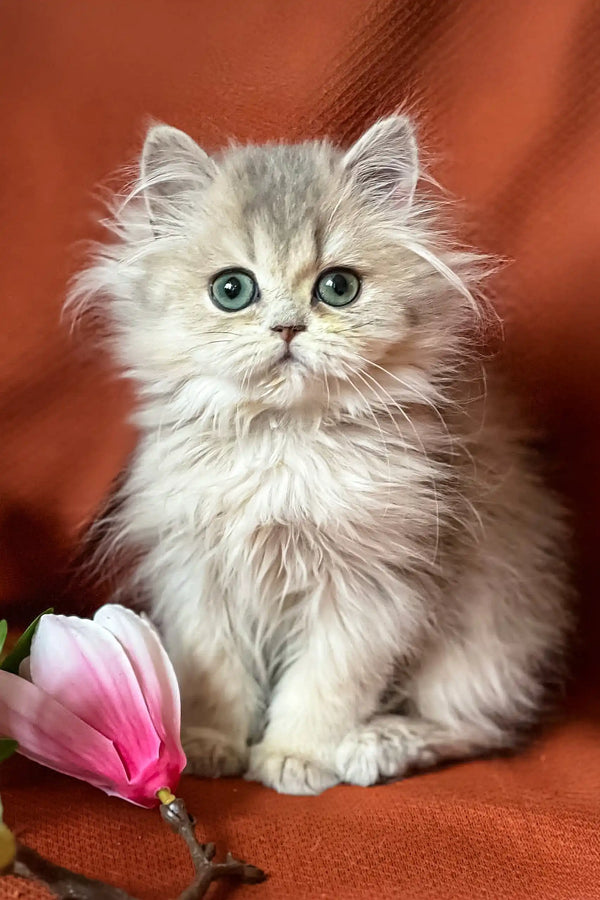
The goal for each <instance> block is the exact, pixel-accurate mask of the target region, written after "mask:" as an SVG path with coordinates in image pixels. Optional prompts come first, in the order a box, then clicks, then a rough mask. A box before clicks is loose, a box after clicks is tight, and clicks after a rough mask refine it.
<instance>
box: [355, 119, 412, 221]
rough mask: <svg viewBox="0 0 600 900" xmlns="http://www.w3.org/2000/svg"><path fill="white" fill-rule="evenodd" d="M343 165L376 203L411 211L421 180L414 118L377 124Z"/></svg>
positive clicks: (383, 121)
mask: <svg viewBox="0 0 600 900" xmlns="http://www.w3.org/2000/svg"><path fill="white" fill-rule="evenodd" d="M343 164H344V167H345V168H346V169H347V170H348V171H349V172H350V173H351V174H352V176H353V177H354V179H355V180H356V183H357V184H358V185H359V187H360V188H362V189H363V190H365V191H366V192H367V193H369V194H370V195H371V197H372V198H373V200H375V201H377V202H379V203H381V202H386V201H389V202H390V203H393V204H394V205H395V206H397V207H400V208H404V209H405V210H408V209H409V208H410V206H411V205H412V202H413V197H414V194H415V190H416V187H417V181H418V179H419V151H418V147H417V140H416V137H415V130H414V128H413V125H412V123H411V121H410V119H408V118H407V117H406V116H390V117H389V118H387V119H380V120H379V121H378V122H375V124H374V125H372V126H371V128H369V129H368V130H367V131H366V132H365V133H364V134H363V135H362V137H360V138H359V139H358V141H357V142H356V143H355V144H353V146H352V147H350V149H349V150H348V152H347V153H346V155H345V156H344V160H343Z"/></svg>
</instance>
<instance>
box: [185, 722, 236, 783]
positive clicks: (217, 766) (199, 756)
mask: <svg viewBox="0 0 600 900" xmlns="http://www.w3.org/2000/svg"><path fill="white" fill-rule="evenodd" d="M181 743H182V744H183V749H184V752H185V755H186V756H187V766H186V767H185V770H184V771H185V772H186V773H187V774H189V775H199V776H201V777H204V778H218V777H219V776H220V775H241V774H242V772H245V771H246V767H247V765H248V751H247V749H246V747H240V746H238V745H236V744H234V743H233V741H232V740H230V739H229V738H228V737H227V736H226V735H224V734H222V733H221V732H220V731H216V730H215V729H214V728H185V729H184V730H183V732H182V735H181Z"/></svg>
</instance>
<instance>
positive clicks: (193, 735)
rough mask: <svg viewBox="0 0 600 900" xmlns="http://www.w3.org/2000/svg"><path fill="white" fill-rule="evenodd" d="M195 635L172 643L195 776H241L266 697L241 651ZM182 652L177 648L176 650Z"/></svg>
mask: <svg viewBox="0 0 600 900" xmlns="http://www.w3.org/2000/svg"><path fill="white" fill-rule="evenodd" d="M209 633H210V629H209V630H208V632H207V633H206V636H205V637H204V639H201V638H200V637H199V636H197V635H195V637H196V640H195V641H194V645H193V646H190V641H189V639H188V640H186V641H185V643H183V642H182V641H179V642H175V641H173V638H172V636H171V639H170V640H169V641H168V642H167V645H168V648H169V649H171V648H174V649H173V650H171V657H172V659H173V663H174V665H175V670H176V672H177V677H178V680H179V685H180V690H181V703H182V730H181V735H182V744H183V749H184V750H185V753H186V756H187V759H188V765H187V769H186V771H188V772H191V773H193V774H194V775H200V776H206V777H217V776H219V775H238V774H240V773H242V772H244V771H245V770H246V767H247V760H248V740H249V737H250V734H251V732H252V730H253V728H254V727H255V719H256V717H257V715H258V714H259V710H260V705H261V701H260V693H259V689H258V687H257V685H256V682H255V681H254V679H253V678H252V677H251V676H250V675H249V673H248V672H247V670H246V668H245V667H244V665H243V662H242V660H241V658H240V656H239V653H238V652H237V650H236V648H235V647H234V646H233V645H232V643H231V642H229V641H227V640H222V641H216V640H215V639H214V637H213V639H212V640H211V639H210V638H209V637H208V635H209ZM175 648H176V649H175Z"/></svg>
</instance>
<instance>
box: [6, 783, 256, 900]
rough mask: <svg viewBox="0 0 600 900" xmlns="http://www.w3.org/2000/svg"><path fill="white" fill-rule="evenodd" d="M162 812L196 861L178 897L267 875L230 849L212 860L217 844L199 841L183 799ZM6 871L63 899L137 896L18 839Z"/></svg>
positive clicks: (191, 899)
mask: <svg viewBox="0 0 600 900" xmlns="http://www.w3.org/2000/svg"><path fill="white" fill-rule="evenodd" d="M160 814H161V816H162V818H163V819H164V821H165V822H166V823H167V824H168V825H169V827H170V828H171V829H172V830H173V831H174V832H175V833H176V834H178V835H179V836H180V837H182V838H183V840H184V841H185V843H186V845H187V848H188V850H189V853H190V856H191V859H192V863H193V865H194V880H193V881H192V883H191V884H190V885H189V886H188V887H187V888H186V889H185V890H184V891H183V892H182V893H181V894H180V895H179V897H178V898H177V900H201V898H202V897H204V896H205V895H206V892H207V891H208V889H209V887H210V885H211V884H212V882H213V881H217V880H219V879H221V878H231V879H234V880H235V881H240V882H243V883H244V884H258V883H259V882H260V881H264V880H265V878H266V877H267V876H266V875H265V873H264V872H263V871H262V870H261V869H257V868H256V866H251V865H249V864H248V863H245V862H242V861H241V860H239V859H235V858H234V857H233V856H232V855H231V853H228V854H227V856H226V857H225V862H222V863H215V862H213V858H214V856H215V852H216V848H215V845H214V844H200V843H199V842H198V841H197V840H196V835H195V834H194V825H193V821H192V819H191V818H190V816H189V815H188V812H187V810H186V808H185V804H184V802H183V800H180V799H176V800H173V801H172V802H171V803H163V804H161V807H160ZM3 874H7V875H8V874H12V875H18V876H19V877H21V878H27V879H30V880H33V881H39V882H41V883H42V884H44V885H45V886H46V887H47V888H48V890H50V891H51V892H52V893H53V894H54V896H55V897H58V898H60V900H135V897H132V896H131V895H130V894H127V893H126V892H125V891H123V890H121V888H118V887H114V886H113V885H112V884H106V883H105V882H103V881H96V880H95V879H93V878H87V877H86V876H85V875H81V874H80V873H79V872H72V871H70V869H65V868H63V867H62V866H57V865H55V863H52V862H50V861H49V860H47V859H45V858H44V857H43V856H40V854H39V853H37V852H36V851H35V850H32V849H31V847H26V846H25V844H21V843H20V842H19V841H17V853H16V856H15V859H14V861H13V863H12V866H11V867H10V868H9V869H8V871H7V872H5V873H3Z"/></svg>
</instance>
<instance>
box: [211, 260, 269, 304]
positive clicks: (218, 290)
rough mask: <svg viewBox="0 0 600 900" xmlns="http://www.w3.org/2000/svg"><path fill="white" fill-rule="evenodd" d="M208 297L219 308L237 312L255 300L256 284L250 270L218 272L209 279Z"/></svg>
mask: <svg viewBox="0 0 600 900" xmlns="http://www.w3.org/2000/svg"><path fill="white" fill-rule="evenodd" d="M210 297H211V300H212V302H213V303H214V304H215V306H218V307H219V309H224V310H226V311H227V312H237V311H238V310H240V309H245V308H246V307H247V306H250V304H251V303H253V302H254V301H255V300H256V298H257V297H258V285H257V283H256V281H255V279H254V277H253V276H252V275H251V274H250V272H245V271H244V270H243V269H227V270H226V271H225V272H219V274H218V275H215V277H214V278H213V280H212V281H211V283H210Z"/></svg>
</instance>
